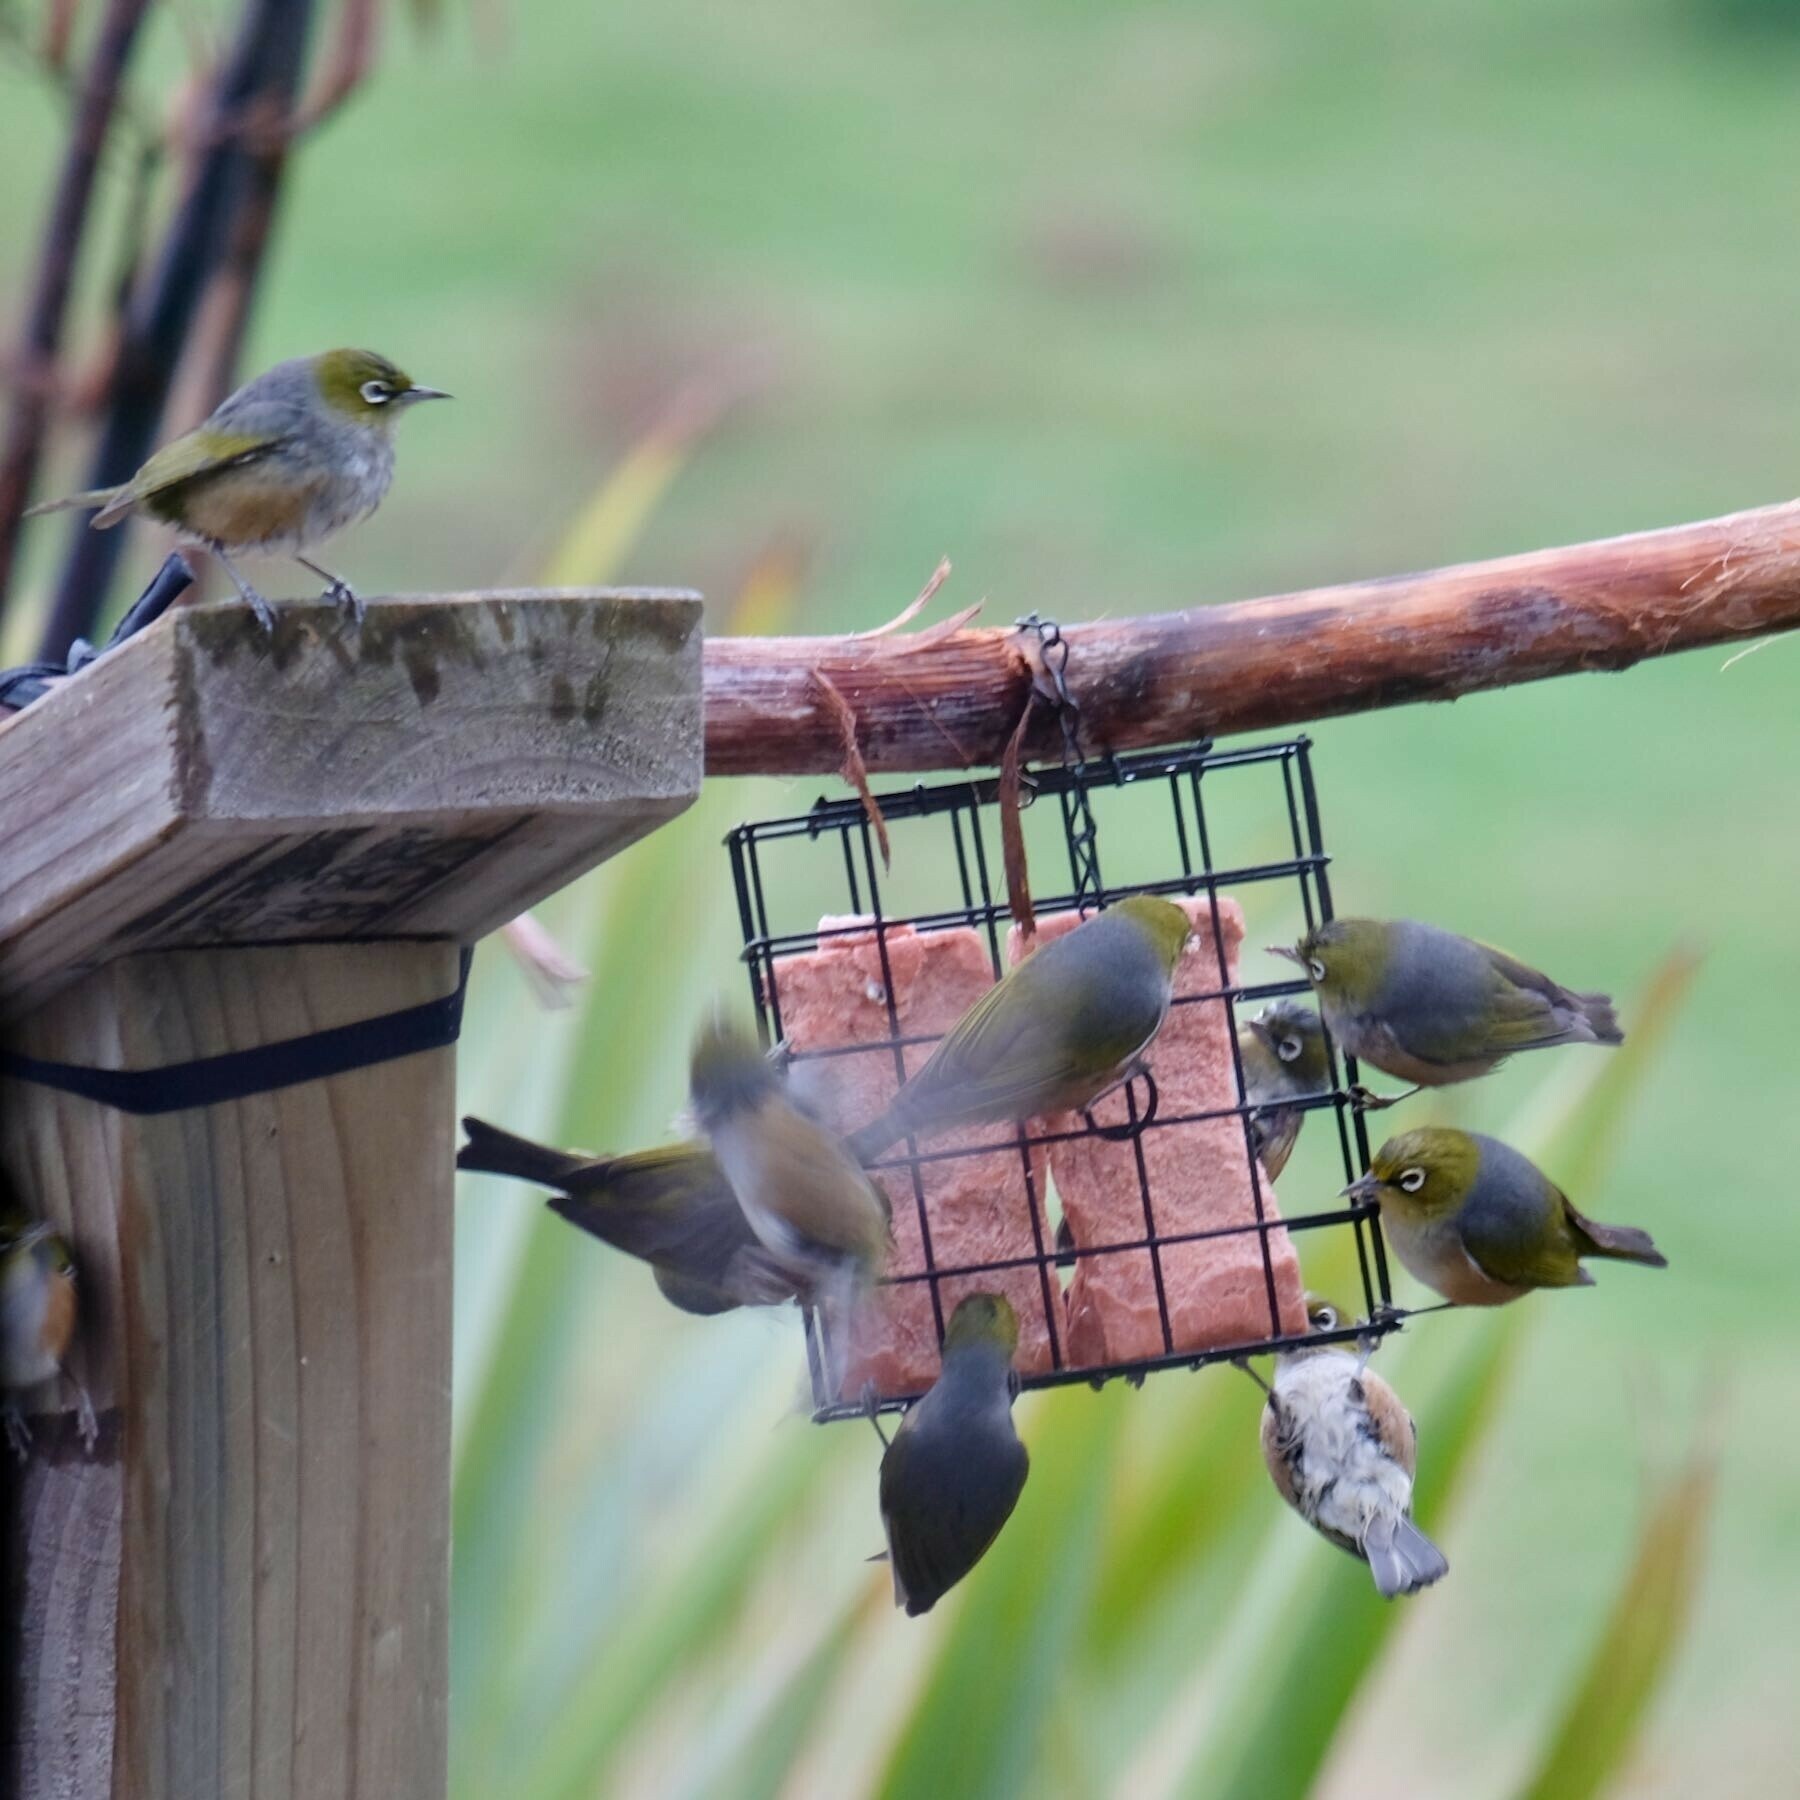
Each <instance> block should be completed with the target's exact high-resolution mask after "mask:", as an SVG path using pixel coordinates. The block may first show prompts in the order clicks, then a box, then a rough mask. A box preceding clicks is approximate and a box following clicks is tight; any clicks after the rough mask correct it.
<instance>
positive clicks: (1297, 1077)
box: [1238, 1000, 1331, 1181]
mask: <svg viewBox="0 0 1800 1800" xmlns="http://www.w3.org/2000/svg"><path fill="white" fill-rule="evenodd" d="M1238 1061H1239V1063H1240V1064H1241V1065H1242V1067H1243V1071H1244V1099H1245V1100H1246V1101H1247V1102H1248V1103H1249V1104H1250V1105H1252V1106H1254V1107H1255V1108H1256V1111H1255V1112H1253V1113H1252V1114H1251V1115H1250V1128H1251V1130H1252V1132H1253V1133H1254V1134H1255V1139H1256V1154H1257V1155H1258V1156H1259V1157H1260V1158H1261V1159H1262V1166H1263V1167H1264V1168H1265V1169H1266V1170H1267V1171H1268V1173H1269V1179H1270V1180H1271V1181H1273V1180H1275V1179H1276V1178H1277V1177H1278V1176H1279V1175H1280V1174H1281V1171H1282V1170H1283V1169H1285V1168H1286V1167H1287V1160H1288V1158H1289V1157H1290V1156H1291V1155H1292V1154H1293V1152H1294V1144H1295V1142H1296V1140H1297V1139H1298V1138H1299V1136H1300V1127H1301V1125H1302V1124H1304V1123H1305V1121H1306V1112H1305V1110H1304V1109H1303V1108H1301V1107H1298V1106H1284V1105H1282V1104H1281V1102H1282V1101H1284V1100H1294V1099H1299V1098H1302V1097H1304V1096H1306V1095H1310V1094H1324V1093H1329V1092H1330V1090H1331V1056H1330V1053H1329V1052H1328V1051H1327V1050H1326V1048H1325V1028H1324V1027H1323V1026H1322V1025H1321V1024H1320V1023H1319V1015H1318V1014H1317V1013H1316V1012H1314V1011H1313V1009H1312V1008H1311V1007H1310V1006H1302V1005H1301V1004H1300V1002H1299V1001H1297V1000H1276V1001H1273V1002H1271V1003H1270V1004H1269V1005H1268V1006H1266V1007H1264V1008H1263V1010H1262V1012H1261V1013H1259V1014H1258V1015H1257V1017H1255V1018H1254V1019H1249V1020H1246V1021H1245V1023H1244V1024H1242V1025H1240V1026H1239V1027H1238Z"/></svg>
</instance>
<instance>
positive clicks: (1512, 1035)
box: [1481, 944, 1579, 1051]
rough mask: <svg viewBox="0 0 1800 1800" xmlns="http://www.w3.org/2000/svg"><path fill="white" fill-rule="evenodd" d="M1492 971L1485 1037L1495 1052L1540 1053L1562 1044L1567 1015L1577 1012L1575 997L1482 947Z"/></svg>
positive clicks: (1522, 965) (1537, 973)
mask: <svg viewBox="0 0 1800 1800" xmlns="http://www.w3.org/2000/svg"><path fill="white" fill-rule="evenodd" d="M1481 949H1482V951H1483V953H1484V954H1485V955H1486V957H1487V959H1488V963H1489V966H1490V967H1491V968H1492V969H1493V972H1494V984H1493V990H1492V993H1491V995H1490V997H1489V1002H1488V1017H1487V1037H1488V1040H1489V1042H1490V1043H1491V1044H1492V1045H1493V1047H1494V1048H1495V1049H1496V1050H1506V1051H1512V1050H1540V1049H1543V1048H1545V1047H1546V1046H1547V1045H1550V1044H1559V1043H1562V1042H1563V1041H1564V1040H1565V1039H1566V1038H1567V1037H1568V1035H1569V1013H1570V1011H1571V1009H1575V1010H1579V1006H1578V1003H1577V1002H1576V1000H1575V997H1574V996H1573V995H1572V994H1570V993H1569V991H1568V990H1567V989H1566V988H1565V987H1563V986H1562V985H1561V983H1560V982H1555V981H1552V980H1551V979H1550V977H1549V976H1548V975H1546V974H1544V973H1543V972H1542V970H1539V969H1534V968H1532V967H1531V965H1530V964H1529V963H1522V962H1520V961H1519V959H1518V958H1517V957H1514V956H1508V955H1507V954H1506V952H1505V951H1504V950H1496V949H1495V948H1494V946H1493V945H1492V944H1483V945H1482V946H1481Z"/></svg>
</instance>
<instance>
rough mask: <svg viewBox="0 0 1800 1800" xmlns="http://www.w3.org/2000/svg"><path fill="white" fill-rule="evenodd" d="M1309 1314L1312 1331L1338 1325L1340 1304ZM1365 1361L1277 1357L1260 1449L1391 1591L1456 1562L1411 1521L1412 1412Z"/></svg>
mask: <svg viewBox="0 0 1800 1800" xmlns="http://www.w3.org/2000/svg"><path fill="white" fill-rule="evenodd" d="M1308 1317H1309V1319H1310V1321H1311V1323H1312V1326H1313V1329H1314V1330H1315V1331H1335V1330H1336V1329H1337V1327H1338V1313H1337V1310H1336V1308H1335V1307H1331V1306H1325V1305H1320V1304H1316V1303H1315V1304H1314V1305H1313V1306H1312V1307H1311V1309H1310V1310H1309V1313H1308ZM1367 1360H1368V1359H1367V1358H1366V1357H1363V1358H1358V1357H1356V1356H1353V1355H1351V1354H1350V1353H1349V1352H1348V1351H1347V1350H1343V1349H1339V1348H1337V1347H1335V1346H1333V1345H1325V1344H1321V1345H1319V1346H1318V1347H1317V1348H1314V1349H1307V1348H1300V1349H1295V1350H1286V1351H1283V1352H1282V1353H1281V1354H1280V1355H1279V1356H1277V1357H1276V1358H1275V1379H1274V1382H1273V1383H1272V1384H1271V1383H1268V1382H1264V1383H1262V1385H1263V1388H1264V1390H1265V1391H1266V1392H1267V1394H1268V1396H1269V1397H1268V1400H1267V1401H1266V1402H1265V1403H1264V1405H1263V1414H1262V1453H1263V1461H1264V1462H1266V1463H1267V1464H1268V1465H1269V1474H1270V1476H1271V1478H1272V1479H1273V1480H1274V1483H1275V1487H1276V1491H1277V1492H1278V1493H1279V1494H1280V1495H1281V1497H1282V1499H1284V1500H1285V1501H1286V1502H1287V1503H1288V1505H1289V1506H1291V1507H1292V1508H1293V1509H1294V1511H1295V1512H1297V1513H1298V1514H1299V1515H1300V1516H1301V1518H1303V1519H1304V1520H1305V1521H1306V1522H1307V1524H1309V1525H1310V1526H1312V1528H1313V1529H1314V1530H1315V1531H1316V1532H1318V1533H1319V1535H1320V1536H1321V1537H1326V1538H1329V1539H1330V1540H1331V1542H1332V1543H1334V1544H1336V1545H1337V1546H1338V1548H1339V1549H1340V1550H1347V1551H1349V1553H1350V1554H1351V1555H1352V1556H1356V1557H1360V1558H1361V1559H1362V1560H1363V1561H1364V1562H1366V1563H1367V1564H1368V1565H1369V1573H1370V1574H1371V1575H1372V1576H1373V1577H1374V1578H1375V1586H1376V1588H1377V1590H1378V1591H1379V1592H1380V1594H1381V1596H1382V1598H1383V1599H1386V1600H1391V1599H1393V1598H1394V1596H1395V1595H1396V1594H1412V1593H1416V1592H1417V1591H1418V1590H1419V1589H1420V1588H1423V1587H1429V1586H1430V1585H1431V1584H1432V1583H1433V1582H1434V1581H1437V1580H1440V1579H1441V1578H1442V1577H1443V1576H1445V1575H1447V1574H1449V1572H1450V1564H1449V1562H1448V1561H1447V1560H1446V1558H1445V1556H1444V1553H1443V1551H1441V1550H1440V1549H1439V1548H1438V1547H1437V1545H1436V1544H1434V1543H1433V1542H1432V1541H1431V1539H1430V1538H1428V1537H1427V1536H1426V1535H1425V1534H1424V1532H1422V1531H1421V1530H1420V1529H1419V1528H1418V1526H1417V1525H1415V1524H1414V1523H1413V1520H1412V1490H1413V1473H1414V1470H1415V1468H1416V1466H1417V1463H1418V1454H1419V1435H1418V1431H1417V1430H1416V1428H1415V1427H1414V1425H1413V1422H1412V1416H1411V1414H1409V1413H1408V1412H1407V1410H1406V1408H1405V1407H1404V1406H1403V1405H1401V1403H1400V1396H1399V1395H1398V1394H1396V1393H1395V1392H1394V1390H1393V1389H1392V1388H1391V1387H1389V1386H1388V1384H1387V1383H1386V1382H1385V1381H1383V1380H1382V1378H1381V1377H1380V1376H1379V1375H1377V1374H1376V1373H1375V1372H1374V1371H1373V1370H1372V1369H1370V1368H1368V1367H1367V1366H1366V1365H1367ZM1244 1366H1245V1367H1246V1369H1247V1368H1248V1365H1247V1364H1246V1365H1244ZM1253 1378H1254V1377H1253Z"/></svg>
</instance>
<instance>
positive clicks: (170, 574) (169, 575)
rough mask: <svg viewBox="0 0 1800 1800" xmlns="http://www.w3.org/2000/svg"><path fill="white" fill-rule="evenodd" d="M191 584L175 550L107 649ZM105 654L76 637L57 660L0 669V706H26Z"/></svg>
mask: <svg viewBox="0 0 1800 1800" xmlns="http://www.w3.org/2000/svg"><path fill="white" fill-rule="evenodd" d="M193 585H194V571H193V570H192V569H191V568H189V567H188V560H187V558H186V557H185V556H183V555H182V554H181V553H180V551H176V552H174V553H173V554H172V555H170V556H169V557H168V558H167V559H166V560H165V561H164V563H163V566H162V567H161V568H160V569H158V570H157V571H156V574H155V575H154V576H153V577H152V578H151V581H150V585H149V586H148V587H147V588H145V589H144V591H143V592H142V593H141V594H140V595H139V596H138V597H137V599H136V600H134V601H133V602H132V604H131V606H130V608H129V609H128V610H127V612H126V614H125V616H124V618H122V619H121V620H120V621H119V623H118V625H117V627H116V628H115V629H114V631H113V634H112V636H111V637H109V638H108V639H107V640H106V650H116V649H117V648H118V647H119V646H120V645H121V644H122V643H124V642H125V640H126V639H127V638H129V637H135V636H136V635H137V634H138V633H139V632H140V631H142V630H143V629H144V627H145V626H146V625H149V624H151V623H152V622H154V621H155V620H157V619H160V618H161V617H162V616H163V614H164V613H166V612H167V611H168V610H169V608H170V607H171V606H172V605H173V604H174V603H175V601H176V600H177V599H178V598H179V597H180V596H181V595H182V594H184V593H185V592H186V591H187V590H188V589H189V588H190V587H192V586H193ZM105 654H106V651H105V650H96V649H95V648H94V646H93V645H92V644H90V643H89V642H88V641H87V639H86V638H77V639H76V640H75V642H74V643H72V644H71V645H70V646H69V654H68V655H67V657H65V658H64V659H63V661H61V662H59V663H55V662H35V663H22V664H20V666H19V667H18V668H16V669H0V706H13V707H26V706H29V705H30V704H31V703H32V701H34V700H41V699H43V697H44V696H45V695H46V694H47V693H49V691H50V687H51V684H52V683H53V682H57V681H62V680H64V679H65V678H66V677H68V676H70V675H73V674H76V673H77V672H78V671H80V670H82V669H85V668H86V667H87V666H88V664H89V663H91V662H97V661H98V660H99V659H100V658H101V657H102V656H104V655H105Z"/></svg>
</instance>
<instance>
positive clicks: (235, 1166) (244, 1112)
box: [0, 944, 457, 1800]
mask: <svg viewBox="0 0 1800 1800" xmlns="http://www.w3.org/2000/svg"><path fill="white" fill-rule="evenodd" d="M456 980H457V952H456V950H455V948H454V946H451V945H448V944H404V945H395V944H332V945H312V944H308V945H295V946H291V947H283V948H276V949H266V950H207V951H184V952H175V953H170V954H162V955H153V956H136V957H128V958H126V959H124V960H123V961H120V962H115V963H112V964H110V965H109V966H108V967H107V968H105V969H102V970H100V971H99V972H97V973H96V974H93V975H90V976H89V977H88V978H87V979H86V980H85V981H83V982H81V983H79V984H77V985H76V986H75V987H73V988H71V989H67V990H65V991H64V992H63V993H62V994H60V995H59V996H58V998H57V1000H56V1002H55V1003H54V1004H53V1005H52V1006H50V1007H47V1008H45V1009H43V1010H42V1011H40V1012H39V1013H38V1014H37V1015H36V1017H35V1018H34V1019H32V1020H31V1021H30V1022H29V1023H28V1024H27V1025H26V1026H24V1027H23V1028H22V1029H21V1030H20V1031H19V1033H18V1034H17V1036H16V1037H15V1039H14V1040H13V1041H14V1043H15V1045H16V1046H17V1047H18V1048H19V1049H21V1050H23V1051H25V1053H26V1054H28V1055H33V1056H40V1057H45V1058H49V1059H53V1060H57V1061H63V1062H77V1063H86V1064H102V1065H104V1066H107V1067H111V1068H125V1069H139V1068H154V1067H157V1066H159V1065H162V1064H166V1063H170V1062H181V1061H186V1060H189V1059H191V1058H195V1057H202V1056H216V1055H221V1054H224V1053H226V1052H228V1051H233V1050H244V1049H249V1048H252V1047H254V1046H256V1045H258V1044H264V1043H270V1042H274V1041H278V1040H280V1039H283V1038H288V1037H295V1036H299V1035H301V1034H303V1033H305V1032H308V1031H315V1030H324V1029H329V1028H331V1027H332V1026H337V1025H346V1024H350V1023H352V1022H354V1021H355V1020H357V1019H361V1018H365V1017H367V1016H369V1014H370V1013H372V1012H377V1013H378V1012H386V1011H392V1010H397V1009H399V1008H401V1007H405V1006H413V1005H418V1004H420V1003H421V1002H424V1001H428V1000H432V999H435V998H437V997H438V996H439V995H442V994H444V993H447V992H449V991H450V990H451V989H452V988H454V987H455V985H456ZM455 1124H456V1076H455V1052H454V1050H451V1049H443V1050H434V1051H427V1052H424V1053H422V1054H420V1055H417V1056H412V1057H407V1058H405V1059H404V1060H402V1061H399V1062H393V1063H385V1064H382V1065H381V1066H379V1067H377V1068H370V1069H360V1070H357V1071H355V1072H353V1073H350V1074H346V1075H338V1076H334V1077H332V1078H331V1079H329V1080H325V1081H316V1082H309V1083H306V1084H304V1085H302V1086H298V1087H291V1088H284V1089H282V1090H280V1091H279V1092H276V1093H272V1094H259V1095H254V1096H252V1097H251V1098H249V1099H247V1100H242V1101H238V1102H235V1103H231V1104H226V1105H218V1106H210V1107H207V1108H205V1109H203V1110H202V1111H199V1112H188V1113H172V1114H166V1115H163V1116H160V1117H153V1118H137V1117H128V1116H126V1115H124V1114H120V1113H115V1112H112V1111H109V1110H108V1109H107V1108H105V1107H101V1106H97V1105H94V1104H93V1103H91V1102H89V1101H85V1100H77V1099H73V1098H71V1097H69V1096H67V1095H61V1094H52V1093H46V1092H44V1091H43V1090H41V1089H27V1088H24V1087H22V1086H20V1085H19V1084H16V1083H13V1082H9V1081H5V1080H0V1164H3V1165H4V1167H5V1168H6V1170H7V1171H8V1174H9V1175H10V1177H11V1181H12V1185H13V1186H14V1187H15V1188H17V1189H18V1190H19V1191H20V1192H22V1193H25V1194H29V1195H30V1196H31V1199H32V1203H33V1205H34V1207H35V1208H36V1209H38V1210H39V1211H41V1212H42V1213H44V1214H46V1215H47V1216H49V1217H50V1218H52V1219H53V1220H54V1221H55V1222H56V1224H57V1225H58V1227H59V1228H60V1229H61V1230H63V1231H64V1232H65V1233H66V1234H67V1235H68V1237H69V1239H70V1241H71V1242H72V1243H73V1244H74V1245H75V1246H76V1247H77V1250H78V1252H79V1254H80V1257H81V1277H82V1280H81V1296H82V1305H83V1309H84V1314H85V1318H86V1321H87V1329H86V1330H85V1331H84V1332H83V1335H82V1338H81V1340H80V1342H79V1347H78V1350H77V1353H76V1357H75V1361H74V1364H73V1370H74V1373H76V1374H77V1375H78V1376H80V1377H81V1378H82V1380H83V1381H84V1382H85V1384H86V1386H87V1388H88V1390H89V1392H90V1394H91V1396H92V1398H93V1401H94V1404H95V1406H96V1408H97V1409H98V1411H99V1417H100V1421H101V1427H102V1429H101V1436H100V1446H99V1451H98V1453H97V1454H96V1455H95V1456H93V1457H89V1456H88V1455H87V1453H86V1452H85V1451H84V1450H83V1449H82V1448H81V1446H80V1444H79V1443H78V1441H77V1439H76V1434H75V1432H74V1430H73V1428H72V1424H71V1423H69V1422H62V1423H60V1424H58V1423H46V1422H45V1421H44V1420H43V1419H42V1418H40V1419H38V1420H36V1421H34V1423H36V1425H37V1426H38V1429H39V1431H40V1433H41V1434H42V1436H43V1437H44V1440H45V1442H44V1449H45V1451H46V1452H47V1455H46V1457H45V1458H43V1459H41V1460H34V1462H33V1464H32V1465H31V1466H30V1469H29V1471H28V1475H27V1480H26V1482H25V1485H24V1493H23V1495H22V1496H21V1506H22V1519H21V1521H20V1524H19V1526H17V1527H15V1530H16V1531H17V1533H18V1540H17V1542H16V1543H15V1544H14V1545H12V1546H9V1550H11V1552H12V1557H11V1560H12V1561H14V1563H15V1565H18V1566H22V1569H23V1575H24V1583H23V1585H24V1588H25V1594H24V1600H23V1604H22V1607H21V1620H22V1624H21V1626H20V1630H21V1642H20V1644H19V1645H18V1647H17V1649H16V1651H15V1661H14V1664H13V1666H14V1667H15V1668H16V1669H17V1671H18V1676H19V1679H20V1680H21V1682H22V1684H23V1692H22V1694H21V1695H20V1703H19V1705H18V1706H17V1708H16V1712H17V1715H18V1716H17V1721H16V1729H17V1732H18V1739H17V1741H16V1742H15V1743H13V1744H11V1745H8V1746H6V1747H5V1749H4V1752H0V1754H3V1755H4V1756H5V1757H6V1759H7V1760H6V1761H0V1792H5V1793H9V1794H16V1795H21V1796H30V1797H35V1796H43V1797H44V1800H52V1797H53V1796H63V1795H68V1796H71V1797H80V1800H89V1797H90V1796H92V1797H94V1800H100V1797H103V1796H105V1795H108V1794H130V1795H131V1796H132V1797H133V1800H192V1797H193V1796H196V1795H201V1794H217V1795H225V1794H238V1795H244V1796H253V1797H255V1800H307V1797H309V1796H313V1795H324V1794H330V1795H332V1796H334V1797H338V1800H392V1797H393V1796H397V1795H407V1796H413V1795H420V1796H428V1795H433V1794H441V1793H442V1791H443V1787H444V1775H445V1765H444V1754H445V1728H446V1709H447V1695H446V1688H445V1683H446V1679H447V1633H448V1620H447V1618H446V1616H445V1615H446V1607H445V1597H446V1591H447V1584H448V1578H449V1577H448V1572H449V1558H450V1505H449V1494H450V1486H449V1483H450V1290H451V1269H450V1258H451V1244H450V1236H451V1216H452V1208H451V1201H452V1195H451V1173H452V1172H451V1161H450V1154H449V1152H450V1146H451V1144H452V1143H453V1142H454V1139H455ZM50 1398H52V1399H55V1398H57V1397H55V1396H50ZM61 1398H62V1399H66V1396H62V1397H61ZM9 1765H10V1766H9Z"/></svg>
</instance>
